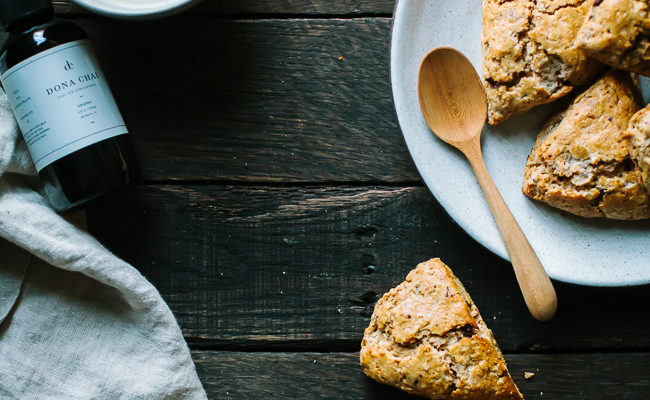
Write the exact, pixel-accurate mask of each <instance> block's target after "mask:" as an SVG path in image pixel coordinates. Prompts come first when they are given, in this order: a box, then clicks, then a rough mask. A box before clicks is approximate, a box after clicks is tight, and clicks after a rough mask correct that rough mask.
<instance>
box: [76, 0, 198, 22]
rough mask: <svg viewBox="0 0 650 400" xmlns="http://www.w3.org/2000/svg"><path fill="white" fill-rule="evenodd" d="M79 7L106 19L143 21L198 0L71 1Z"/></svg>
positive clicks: (172, 12)
mask: <svg viewBox="0 0 650 400" xmlns="http://www.w3.org/2000/svg"><path fill="white" fill-rule="evenodd" d="M73 1H74V2H75V3H77V4H78V5H80V6H81V7H83V8H85V9H88V10H90V11H92V12H95V13H97V14H101V15H105V16H107V17H112V18H119V19H131V20H143V19H154V18H160V17H165V16H168V15H172V14H175V13H177V12H180V11H182V10H184V9H186V8H188V7H190V6H191V5H193V4H195V3H198V2H199V1H200V0H73Z"/></svg>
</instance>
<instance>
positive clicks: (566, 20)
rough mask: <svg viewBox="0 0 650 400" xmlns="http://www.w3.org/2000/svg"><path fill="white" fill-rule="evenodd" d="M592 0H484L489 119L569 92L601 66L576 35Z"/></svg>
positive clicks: (504, 116) (492, 121) (493, 120)
mask: <svg viewBox="0 0 650 400" xmlns="http://www.w3.org/2000/svg"><path fill="white" fill-rule="evenodd" d="M592 3H593V0H483V37H482V42H483V77H484V82H485V90H486V94H487V97H488V122H489V123H490V124H497V123H499V122H501V121H503V120H505V119H507V118H509V117H510V116H512V115H514V114H519V113H522V112H525V111H527V110H530V109H531V108H533V107H535V106H537V105H540V104H545V103H549V102H551V101H553V100H556V99H558V98H560V97H563V96H565V95H567V94H568V93H569V92H571V90H572V89H573V86H574V85H583V84H586V83H588V81H589V80H590V79H591V78H593V76H594V74H595V73H597V71H598V70H599V69H600V67H601V65H600V63H598V62H596V61H594V60H591V59H588V58H587V56H586V54H585V53H584V52H583V51H582V50H579V49H577V48H576V47H575V45H574V40H575V37H576V34H577V33H578V30H579V29H580V26H581V25H582V23H583V21H584V17H585V15H586V13H587V11H588V10H589V7H590V6H591V4H592Z"/></svg>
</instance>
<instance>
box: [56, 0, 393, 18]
mask: <svg viewBox="0 0 650 400" xmlns="http://www.w3.org/2000/svg"><path fill="white" fill-rule="evenodd" d="M53 3H54V5H55V8H56V11H57V12H58V13H60V14H86V13H87V11H85V10H83V9H82V8H81V7H78V6H76V5H75V4H74V3H73V2H72V1H70V0H54V1H53ZM394 4H395V0H336V1H332V0H204V1H203V2H202V3H201V4H199V5H197V6H195V7H193V8H192V9H191V10H190V11H189V12H190V13H192V14H202V15H206V14H207V15H250V14H254V15H258V16H259V15H269V16H273V15H278V14H280V15H293V14H298V15H314V16H317V15H326V16H354V15H362V14H384V15H391V14H392V13H393V7H394Z"/></svg>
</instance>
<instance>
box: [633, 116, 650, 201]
mask: <svg viewBox="0 0 650 400" xmlns="http://www.w3.org/2000/svg"><path fill="white" fill-rule="evenodd" d="M628 134H629V139H630V141H629V144H628V148H629V150H630V154H631V155H632V160H634V162H635V163H636V165H637V166H638V167H639V169H640V170H641V179H642V180H643V183H644V185H645V189H646V192H648V193H650V105H647V106H646V107H645V108H644V109H642V110H640V111H638V112H637V113H636V114H634V116H633V117H632V119H631V120H630V125H629V127H628Z"/></svg>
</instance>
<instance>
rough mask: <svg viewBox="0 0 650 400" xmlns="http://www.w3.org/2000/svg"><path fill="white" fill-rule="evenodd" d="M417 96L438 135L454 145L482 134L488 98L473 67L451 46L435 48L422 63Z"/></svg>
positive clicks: (427, 118)
mask: <svg viewBox="0 0 650 400" xmlns="http://www.w3.org/2000/svg"><path fill="white" fill-rule="evenodd" d="M418 98H419V100H420V106H421V108H422V113H423V114H424V119H425V120H426V122H427V125H429V129H431V131H433V132H434V133H435V134H436V136H438V137H439V138H440V139H442V140H444V141H445V142H447V143H450V144H452V145H454V144H455V143H458V142H463V141H467V140H470V139H473V138H474V137H475V136H477V135H479V134H480V133H481V130H482V129H483V125H484V124H485V118H486V117H487V99H486V97H485V89H484V88H483V84H481V79H480V78H479V76H478V74H477V73H476V70H475V69H474V66H472V64H471V63H470V61H469V60H468V59H467V57H465V55H464V54H462V53H460V52H458V51H457V50H454V49H452V48H449V47H440V48H437V49H435V50H432V51H431V52H430V53H429V54H427V56H426V57H424V60H422V64H420V70H419V74H418Z"/></svg>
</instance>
